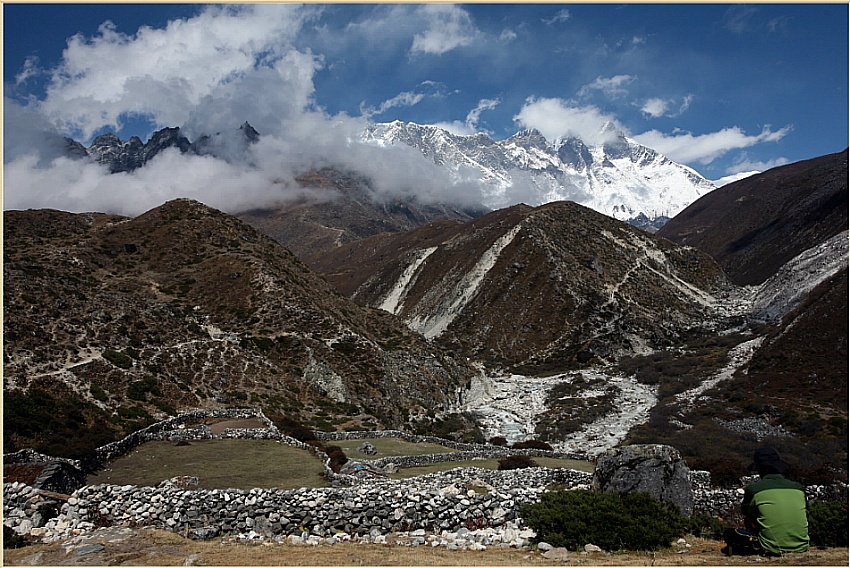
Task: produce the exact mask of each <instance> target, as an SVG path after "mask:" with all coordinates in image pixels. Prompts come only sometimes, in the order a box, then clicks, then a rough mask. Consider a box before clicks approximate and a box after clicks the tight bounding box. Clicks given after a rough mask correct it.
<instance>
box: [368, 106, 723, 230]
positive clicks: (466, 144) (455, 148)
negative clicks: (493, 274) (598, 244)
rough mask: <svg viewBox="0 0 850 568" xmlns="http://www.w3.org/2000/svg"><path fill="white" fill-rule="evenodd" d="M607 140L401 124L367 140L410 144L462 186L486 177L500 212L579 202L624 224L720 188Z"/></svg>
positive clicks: (372, 130) (607, 131) (488, 200)
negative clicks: (500, 136)
mask: <svg viewBox="0 0 850 568" xmlns="http://www.w3.org/2000/svg"><path fill="white" fill-rule="evenodd" d="M602 134H603V135H604V138H606V140H607V141H606V142H604V143H602V144H598V145H592V146H588V145H586V144H585V143H584V142H583V141H582V140H580V139H578V138H575V137H570V138H559V139H557V140H555V141H554V142H552V143H550V142H549V141H547V140H546V139H545V138H544V137H543V135H542V134H540V133H539V132H538V131H536V130H525V131H522V132H519V133H517V134H515V135H513V136H511V137H510V138H508V139H506V140H502V141H498V142H497V141H495V140H493V139H492V138H490V137H489V136H487V135H486V134H476V135H473V136H457V135H454V134H451V133H450V132H448V131H446V130H443V129H441V128H438V127H436V126H426V125H419V124H413V123H404V122H401V121H395V122H391V123H381V124H374V125H371V126H369V127H368V128H367V129H366V130H365V131H364V133H363V135H362V140H363V141H364V142H366V143H368V144H374V145H377V146H389V145H392V144H407V145H409V146H412V147H414V148H416V149H418V150H419V151H420V152H422V154H423V155H424V156H425V157H426V158H428V159H430V160H431V161H433V162H434V163H435V164H438V165H442V166H444V167H445V168H447V169H448V170H449V171H450V172H451V173H452V175H453V176H455V178H456V179H457V180H458V181H460V180H464V181H469V180H470V179H477V180H479V181H480V182H481V183H482V185H483V188H482V202H483V203H484V205H486V206H488V207H490V208H492V209H499V208H502V207H506V206H509V205H512V204H515V203H520V202H522V203H526V204H528V205H531V206H538V205H543V204H545V203H549V202H552V201H562V200H568V201H575V202H576V203H580V204H582V205H584V206H586V207H590V208H591V209H594V210H596V211H598V212H600V213H604V214H606V215H609V216H611V217H614V218H616V219H619V220H621V221H634V220H637V219H639V218H641V217H644V218H646V219H648V220H649V221H653V220H657V219H664V218H669V217H673V216H674V215H676V214H677V213H679V212H680V211H682V210H683V209H684V208H685V207H687V206H688V205H690V204H691V203H693V202H694V201H696V200H697V199H698V198H699V197H701V196H702V195H705V194H706V193H708V192H709V191H712V190H713V189H715V186H714V184H712V183H711V182H710V181H708V180H707V179H705V178H703V177H702V176H701V175H699V174H698V173H697V172H696V171H694V170H693V169H691V168H689V167H687V166H684V165H682V164H677V163H676V162H673V161H671V160H669V159H667V158H666V157H664V156H663V155H661V154H659V153H658V152H656V151H655V150H652V149H650V148H647V147H646V146H642V145H640V144H638V143H637V142H635V141H634V140H631V139H629V138H626V136H625V135H624V134H623V133H622V132H619V131H616V130H614V129H613V127H612V126H611V125H610V124H607V125H605V126H604V127H603V132H602Z"/></svg>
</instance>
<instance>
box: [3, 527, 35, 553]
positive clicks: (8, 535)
mask: <svg viewBox="0 0 850 568" xmlns="http://www.w3.org/2000/svg"><path fill="white" fill-rule="evenodd" d="M31 544H32V540H31V539H30V538H29V537H27V536H24V535H20V534H18V533H16V532H15V531H14V530H12V528H11V527H7V526H6V525H3V548H23V547H25V546H29V545H31Z"/></svg>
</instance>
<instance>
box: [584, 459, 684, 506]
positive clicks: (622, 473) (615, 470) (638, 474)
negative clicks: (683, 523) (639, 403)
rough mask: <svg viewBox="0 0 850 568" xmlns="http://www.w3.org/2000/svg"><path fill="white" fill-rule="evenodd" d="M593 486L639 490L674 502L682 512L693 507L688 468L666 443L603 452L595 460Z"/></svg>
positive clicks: (615, 489) (599, 488)
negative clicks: (663, 444) (664, 444)
mask: <svg viewBox="0 0 850 568" xmlns="http://www.w3.org/2000/svg"><path fill="white" fill-rule="evenodd" d="M593 487H594V489H598V490H601V491H614V492H618V493H625V492H628V491H641V492H645V493H649V494H650V495H652V496H653V497H654V498H655V499H658V500H659V501H664V502H669V503H673V504H675V505H676V506H678V507H679V510H681V511H682V513H683V514H684V515H687V516H691V514H693V511H694V494H693V489H692V488H691V479H690V468H688V465H687V464H686V463H685V462H684V460H682V456H681V454H679V451H678V450H677V449H675V448H673V447H670V446H661V445H651V444H644V445H633V446H623V447H619V448H612V449H610V450H608V451H606V452H604V453H603V454H602V455H600V456H599V457H598V458H597V461H596V470H595V471H594V473H593Z"/></svg>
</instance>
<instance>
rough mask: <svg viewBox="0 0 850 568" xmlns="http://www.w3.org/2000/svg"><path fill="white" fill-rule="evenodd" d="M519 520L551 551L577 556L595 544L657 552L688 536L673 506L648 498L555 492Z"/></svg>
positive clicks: (527, 506)
mask: <svg viewBox="0 0 850 568" xmlns="http://www.w3.org/2000/svg"><path fill="white" fill-rule="evenodd" d="M520 515H521V516H522V518H523V519H525V521H526V523H528V525H529V526H530V527H531V528H532V529H534V530H535V531H536V532H537V537H538V539H540V540H542V541H546V542H548V543H549V544H551V545H553V546H562V547H564V548H567V549H570V550H578V549H580V548H582V547H583V546H584V545H586V544H588V543H593V544H595V545H597V546H599V547H601V548H602V549H603V550H608V551H618V550H657V549H660V548H665V547H667V546H670V543H671V542H672V540H673V539H674V538H675V537H677V536H679V535H681V534H684V531H685V524H686V519H685V517H684V516H683V515H682V514H681V513H680V512H679V511H678V509H676V507H675V506H674V505H669V504H666V505H665V504H662V503H660V502H658V501H656V500H655V499H653V498H652V497H651V496H650V495H649V494H647V493H636V492H635V493H623V494H620V493H608V492H597V491H582V490H576V491H552V492H549V493H544V494H543V495H542V496H541V499H540V502H539V503H533V504H525V505H522V506H521V507H520Z"/></svg>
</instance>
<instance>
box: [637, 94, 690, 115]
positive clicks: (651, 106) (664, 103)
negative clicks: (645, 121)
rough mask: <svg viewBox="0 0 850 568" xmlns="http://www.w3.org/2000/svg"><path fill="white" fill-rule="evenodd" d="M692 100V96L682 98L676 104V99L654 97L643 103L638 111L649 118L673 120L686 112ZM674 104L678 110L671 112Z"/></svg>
mask: <svg viewBox="0 0 850 568" xmlns="http://www.w3.org/2000/svg"><path fill="white" fill-rule="evenodd" d="M693 100H694V96H693V95H687V96H685V97H682V102H681V103H677V101H676V99H663V98H660V97H654V98H651V99H647V100H646V101H644V103H643V105H642V106H641V109H640V111H641V112H642V113H643V114H645V115H646V116H648V117H650V118H661V117H662V116H667V117H672V118H675V117H677V116H681V115H682V114H683V113H684V112H685V111H686V110H688V108H690V106H691V103H692V102H693ZM676 104H678V108H676V109H675V110H673V109H672V107H673V106H674V105H676Z"/></svg>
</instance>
